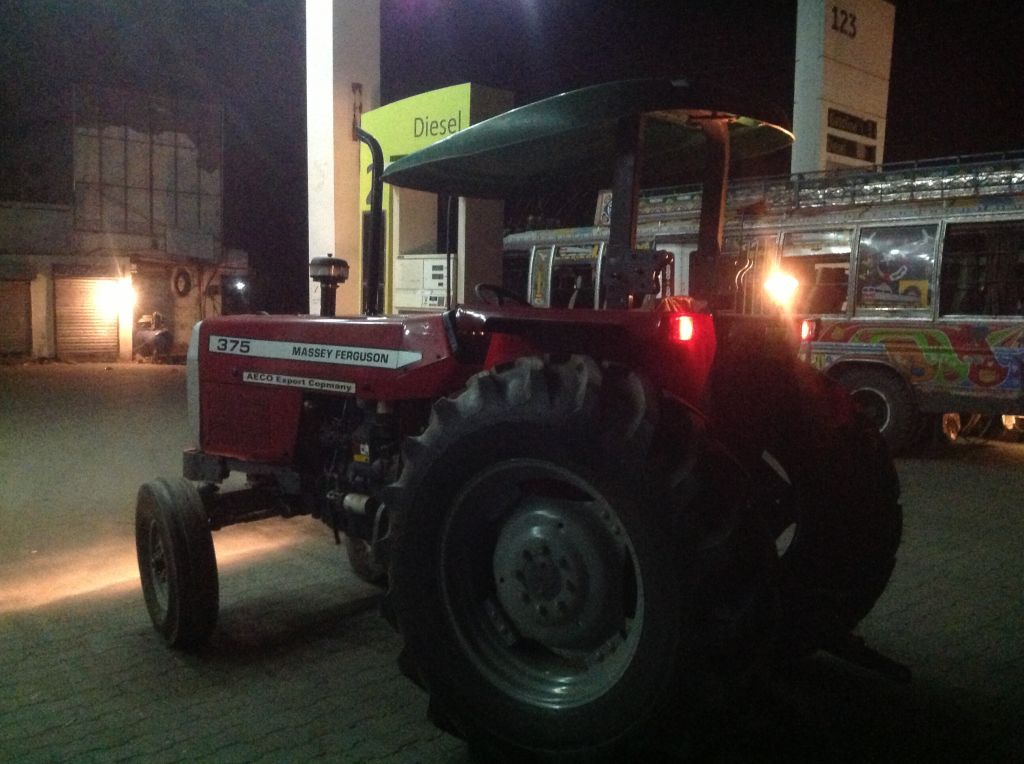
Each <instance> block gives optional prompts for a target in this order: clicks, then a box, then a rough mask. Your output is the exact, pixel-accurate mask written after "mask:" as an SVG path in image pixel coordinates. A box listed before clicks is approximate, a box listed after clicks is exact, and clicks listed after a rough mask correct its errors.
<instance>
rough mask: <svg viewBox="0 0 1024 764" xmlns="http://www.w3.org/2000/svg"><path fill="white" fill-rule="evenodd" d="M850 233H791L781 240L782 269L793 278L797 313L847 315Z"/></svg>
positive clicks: (851, 234)
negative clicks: (795, 285)
mask: <svg viewBox="0 0 1024 764" xmlns="http://www.w3.org/2000/svg"><path fill="white" fill-rule="evenodd" d="M852 242H853V231H852V230H850V229H845V230H830V231H791V232H789V233H787V234H786V235H785V236H784V237H783V239H782V261H781V263H780V267H781V269H782V270H783V271H784V272H786V273H788V274H789V275H791V276H793V277H795V278H796V280H797V283H798V286H797V293H796V298H795V300H794V303H793V308H794V310H795V311H796V312H797V313H821V314H837V313H845V312H846V302H847V293H848V291H849V284H850V255H851V253H852V247H851V244H852Z"/></svg>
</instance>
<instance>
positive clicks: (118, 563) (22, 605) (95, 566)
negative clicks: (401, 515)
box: [0, 528, 304, 613]
mask: <svg viewBox="0 0 1024 764" xmlns="http://www.w3.org/2000/svg"><path fill="white" fill-rule="evenodd" d="M303 540H304V539H303V537H302V536H301V535H300V534H299V533H298V532H289V531H285V532H283V533H281V532H279V533H278V534H277V535H276V536H272V537H268V536H267V535H265V534H262V533H259V532H256V531H255V530H254V529H249V528H246V529H239V530H238V531H235V532H234V533H232V534H230V535H227V536H224V535H221V534H217V535H215V536H214V542H215V544H216V549H217V552H216V554H217V566H218V567H219V568H221V569H226V568H230V567H231V566H232V565H235V564H238V563H242V562H246V561H250V562H251V560H252V558H255V557H261V556H264V555H267V556H269V555H271V554H273V553H275V552H278V551H281V550H284V549H287V548H289V547H292V546H295V545H297V544H299V543H302V541H303ZM138 587H139V567H138V563H137V561H136V558H135V550H134V549H133V548H132V544H131V540H130V539H124V540H120V541H117V542H116V543H115V542H106V541H100V542H98V543H97V544H95V545H93V546H91V547H88V548H85V549H80V550H67V551H61V552H53V553H50V554H48V555H43V554H40V555H39V556H38V557H35V558H33V559H31V560H29V561H25V560H22V561H21V562H20V563H19V564H17V565H14V564H10V565H0V613H10V612H16V611H20V610H30V609H32V608H37V607H42V606H44V605H49V604H51V603H53V602H57V601H59V600H63V599H68V598H72V597H79V596H83V595H88V594H94V593H97V592H100V591H109V593H110V594H116V593H118V592H123V591H127V590H130V589H137V588H138Z"/></svg>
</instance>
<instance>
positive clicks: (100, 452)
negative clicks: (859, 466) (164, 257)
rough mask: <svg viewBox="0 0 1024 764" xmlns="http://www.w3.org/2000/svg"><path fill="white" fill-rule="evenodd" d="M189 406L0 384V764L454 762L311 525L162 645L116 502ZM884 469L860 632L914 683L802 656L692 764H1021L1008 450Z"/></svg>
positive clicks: (235, 556) (220, 543) (168, 376)
mask: <svg viewBox="0 0 1024 764" xmlns="http://www.w3.org/2000/svg"><path fill="white" fill-rule="evenodd" d="M182 389H183V374H182V372H181V370H180V369H166V368H163V369H161V368H153V367H113V368H112V369H110V370H107V369H106V368H104V367H94V366H91V365H90V366H86V367H66V366H56V367H45V368H37V367H29V368H23V367H16V368H12V367H0V761H5V762H6V761H12V762H25V761H27V762H35V761H39V762H49V761H53V762H58V761H61V762H62V761H96V762H108V761H144V762H164V761H168V762H170V761H209V762H231V761H239V762H248V761H268V762H278V761H282V762H284V761H289V762H291V761H294V762H298V761H306V760H309V759H314V758H322V759H327V760H332V761H343V762H350V761H351V762H395V763H398V762H451V763H455V762H467V761H468V760H469V758H468V755H467V753H466V751H465V748H464V747H463V745H462V744H461V743H460V742H459V741H458V740H456V739H454V738H451V737H449V736H447V735H445V734H443V733H439V732H438V731H436V730H435V729H434V728H433V727H432V726H430V724H429V723H428V722H427V721H426V720H425V706H426V699H425V697H424V695H423V694H422V693H421V692H420V691H419V690H417V689H416V688H415V687H413V686H412V685H410V684H409V683H408V682H407V681H406V680H405V679H404V678H402V677H401V676H400V675H399V673H398V671H397V669H396V667H395V665H394V657H395V655H396V653H397V650H398V640H397V639H396V637H395V636H394V634H393V633H392V632H391V630H390V628H389V627H388V626H387V625H386V623H385V622H384V621H383V619H381V618H380V617H379V615H378V614H377V612H376V593H375V592H374V590H373V589H372V588H370V587H368V586H367V585H365V584H363V583H361V582H359V581H357V580H356V579H355V578H354V577H353V576H352V575H351V574H350V573H349V572H348V571H347V567H346V564H345V562H344V553H343V552H342V551H340V550H339V549H337V548H335V547H334V546H333V545H332V543H331V540H330V534H329V533H328V532H327V531H326V530H325V529H324V528H323V527H322V526H320V525H319V523H317V522H315V521H312V520H309V519H306V518H297V519H292V520H272V521H265V522H262V523H255V524H251V525H246V526H238V527H233V528H228V529H225V530H223V531H219V532H218V533H217V534H216V535H215V541H216V544H217V553H218V556H219V559H220V562H221V598H222V607H221V617H220V624H219V627H218V630H217V631H216V633H215V636H214V638H213V640H212V643H211V644H210V646H209V647H208V648H207V649H206V650H205V651H204V652H202V653H200V654H198V655H194V656H189V655H183V654H180V653H176V652H173V651H169V650H167V649H165V648H164V647H163V645H162V644H161V643H160V642H159V640H158V639H157V637H156V635H155V633H154V632H153V631H152V629H151V627H150V625H149V622H148V619H147V616H146V613H145V609H144V606H143V604H142V600H141V595H140V593H139V590H138V579H137V572H136V571H135V570H134V549H133V541H132V535H131V533H132V525H131V511H132V497H133V495H134V492H135V490H136V488H137V486H138V484H139V483H140V482H142V481H143V480H146V479H148V478H150V477H153V476H155V475H157V474H167V475H173V474H176V472H177V471H178V470H179V469H180V467H179V464H178V449H180V446H181V445H182V444H183V442H185V441H186V440H187V437H188V433H187V427H186V426H185V422H184V407H183V400H182V395H181V391H182ZM69 391H70V392H69ZM126 405H127V406H128V409H127V413H126V409H125V406H126ZM899 466H900V470H901V475H902V479H903V483H904V504H905V507H906V533H905V544H904V547H903V549H902V552H901V558H900V562H899V564H898V567H897V569H896V573H895V576H894V579H893V582H892V584H891V585H890V587H889V590H888V591H887V592H886V594H885V595H884V596H883V599H882V601H881V602H880V603H879V605H878V606H877V607H876V609H875V611H874V612H873V613H872V614H871V615H870V616H869V617H868V619H867V620H866V621H865V623H864V625H863V633H864V635H865V636H866V637H867V638H868V640H869V642H870V643H871V644H872V645H874V646H875V647H877V648H878V649H880V650H881V651H882V652H884V653H886V654H888V655H891V656H892V657H894V658H896V659H898V660H900V661H903V662H905V663H908V664H910V665H911V666H912V668H913V669H914V677H915V678H914V681H913V683H912V684H910V685H906V686H901V685H896V684H893V683H891V682H889V681H887V680H885V679H882V678H880V677H878V676H877V675H875V674H872V673H869V672H866V671H863V670H861V669H858V668H855V667H851V666H850V665H848V664H846V663H843V662H841V661H838V660H836V659H834V658H831V657H829V656H816V657H814V658H813V659H810V660H807V661H802V662H800V663H798V664H797V665H795V666H793V667H792V668H791V670H790V671H788V672H786V673H784V674H783V673H778V674H773V675H770V676H766V677H764V678H762V679H761V680H760V681H759V682H758V683H757V684H756V685H755V687H754V688H753V690H752V691H751V692H750V693H749V694H748V695H747V696H746V697H745V698H744V699H743V701H741V702H740V703H738V704H737V706H736V707H735V710H734V712H733V713H731V714H729V715H728V716H716V717H714V718H713V719H711V720H710V721H709V724H708V725H707V728H708V731H709V735H708V739H707V740H706V741H704V743H703V745H701V746H700V747H699V748H697V749H696V750H693V751H690V752H689V753H690V756H691V758H692V759H693V760H696V761H706V762H740V761H867V760H872V761H908V762H910V761H950V762H952V761H1024V723H1022V722H1021V718H1022V716H1021V712H1022V711H1024V636H1022V634H1024V598H1022V584H1024V561H1022V556H1021V549H1022V541H1024V518H1022V510H1021V506H1020V505H1021V498H1022V497H1024V469H1022V467H1024V445H1018V444H1004V443H981V444H979V443H972V444H964V445H962V446H958V447H956V448H952V449H949V450H947V451H945V452H942V453H938V454H934V455H932V456H930V457H927V458H920V459H908V460H903V461H901V462H900V464H899ZM668 748H669V752H663V754H662V755H663V757H669V754H670V752H671V751H675V752H678V751H680V750H683V749H682V748H680V746H679V745H678V744H675V743H672V744H669V745H668Z"/></svg>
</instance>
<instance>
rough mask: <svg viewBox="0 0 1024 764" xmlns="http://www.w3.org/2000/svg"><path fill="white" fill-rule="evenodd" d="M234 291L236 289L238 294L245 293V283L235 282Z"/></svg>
mask: <svg viewBox="0 0 1024 764" xmlns="http://www.w3.org/2000/svg"><path fill="white" fill-rule="evenodd" d="M235 289H237V290H238V291H239V292H244V291H245V282H244V281H236V282H235Z"/></svg>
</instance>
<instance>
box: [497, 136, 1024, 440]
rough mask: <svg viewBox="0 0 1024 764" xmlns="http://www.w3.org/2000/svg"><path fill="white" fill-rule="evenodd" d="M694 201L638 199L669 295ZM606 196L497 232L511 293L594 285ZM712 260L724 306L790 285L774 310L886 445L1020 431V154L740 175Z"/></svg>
mask: <svg viewBox="0 0 1024 764" xmlns="http://www.w3.org/2000/svg"><path fill="white" fill-rule="evenodd" d="M701 196H702V192H701V189H700V188H699V187H697V186H690V187H686V186H684V187H677V188H662V189H649V190H647V191H646V192H645V194H644V195H642V196H641V199H640V203H639V212H638V224H637V231H638V233H637V240H638V244H639V245H640V246H644V247H649V248H654V249H660V250H664V251H666V252H669V253H671V254H672V256H673V259H674V261H675V267H674V273H673V278H674V280H675V286H676V290H677V292H679V291H686V289H687V279H688V276H689V269H688V267H687V263H688V260H689V258H690V257H691V256H692V253H694V252H695V251H696V250H697V248H698V230H699V227H700V213H701ZM607 198H608V197H607V195H606V194H604V195H601V196H599V201H598V205H597V214H596V215H595V220H594V222H595V225H594V226H591V227H586V228H571V229H569V228H567V229H560V230H547V231H544V230H532V231H525V232H519V233H515V234H512V235H509V236H507V237H506V238H505V242H504V247H505V261H506V272H507V273H508V274H509V275H510V283H509V286H510V288H512V289H513V290H514V291H517V292H521V293H523V294H526V295H528V297H529V299H530V302H531V304H534V305H538V306H539V305H565V304H566V303H567V301H568V299H569V297H570V296H571V294H572V293H573V292H572V286H573V282H574V279H575V278H576V277H577V276H582V278H583V282H584V283H585V284H588V285H589V284H592V283H593V282H594V274H596V272H597V270H596V269H597V266H598V263H599V262H600V259H601V255H602V253H603V251H604V248H605V247H606V243H607V240H608V215H607V212H606V208H607V204H606V200H607ZM722 260H723V265H724V264H726V263H728V264H729V265H730V267H731V269H732V270H731V273H730V276H731V278H727V279H726V280H725V284H726V285H728V286H729V291H728V293H726V291H724V290H723V291H722V293H721V294H719V300H720V304H722V303H723V302H724V304H725V305H728V306H729V307H730V309H732V310H737V311H741V312H746V313H766V312H772V311H776V310H778V306H777V305H776V304H775V302H773V301H772V300H771V298H770V294H769V292H767V291H766V290H765V285H766V283H772V281H773V279H774V281H775V282H776V283H779V282H781V283H783V284H785V283H787V282H788V284H789V285H790V287H791V290H790V292H789V294H788V295H786V299H785V300H784V303H785V305H784V306H783V307H784V308H785V309H786V310H788V311H790V312H791V313H792V314H793V315H795V316H799V317H801V318H806V319H808V323H807V328H808V330H809V331H808V332H807V334H806V336H805V337H804V340H803V341H804V345H803V347H802V348H801V353H802V354H803V357H804V358H805V359H807V360H809V361H810V362H811V363H813V364H814V366H816V367H817V368H819V369H821V370H822V371H824V372H825V373H826V374H827V375H828V376H830V377H832V378H834V379H836V380H837V381H839V382H840V383H841V384H843V385H844V386H845V387H846V388H847V389H849V390H850V392H851V393H852V394H853V395H854V399H855V402H856V403H857V405H858V406H860V407H861V408H862V409H863V411H864V413H865V414H866V415H867V416H869V417H870V418H871V419H872V421H874V422H875V423H876V425H877V426H878V427H879V428H880V429H881V431H882V433H883V435H884V436H885V438H886V441H887V442H888V444H889V447H890V449H891V450H892V451H893V452H894V453H898V452H906V451H909V450H912V449H913V448H914V447H915V446H917V445H919V444H923V443H926V442H929V440H930V436H931V435H934V434H937V432H938V430H939V425H940V424H941V427H942V431H943V432H944V433H945V435H946V436H948V437H951V438H955V437H956V436H957V435H958V434H959V433H960V432H961V431H962V430H963V429H964V428H966V427H970V426H973V427H974V428H975V429H976V430H977V429H979V425H981V424H983V423H984V422H985V421H986V420H988V421H989V422H990V423H991V424H992V425H996V427H993V428H992V429H993V430H996V431H998V429H999V428H998V425H999V424H1000V420H1001V424H1002V426H1003V427H1004V428H1006V429H1007V430H1009V431H1010V433H1019V432H1020V430H1021V415H1022V414H1024V379H1022V377H1021V368H1022V363H1024V343H1022V336H1024V334H1022V332H1024V153H1021V152H1009V153H1006V154H996V155H983V156H973V157H971V156H968V157H957V158H947V159H941V158H940V159H935V160H928V161H921V162H906V163H900V164H894V165H888V166H886V167H880V168H872V169H870V170H853V171H851V170H846V171H830V172H825V173H814V174H804V175H799V176H793V177H789V176H787V177H782V178H779V177H767V178H746V179H743V180H742V181H739V182H736V183H733V184H731V185H730V190H729V196H728V203H727V214H726V222H725V226H724V241H723V257H722ZM783 279H785V280H786V281H783ZM513 282H514V283H513ZM593 297H594V293H593V290H591V291H589V292H584V293H583V298H584V299H585V300H587V301H589V302H590V303H593ZM972 423H973V424H972Z"/></svg>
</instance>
